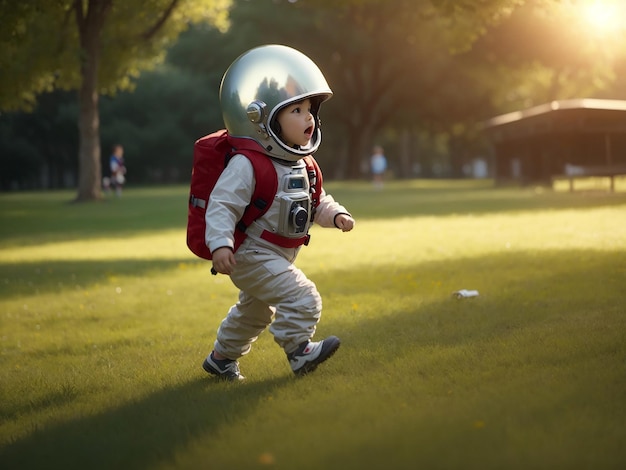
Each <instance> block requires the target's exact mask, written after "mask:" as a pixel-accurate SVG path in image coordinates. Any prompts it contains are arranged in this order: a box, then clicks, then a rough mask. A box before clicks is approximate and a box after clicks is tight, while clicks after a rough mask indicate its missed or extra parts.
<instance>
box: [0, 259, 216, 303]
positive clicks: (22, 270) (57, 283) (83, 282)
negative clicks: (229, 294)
mask: <svg viewBox="0 0 626 470" xmlns="http://www.w3.org/2000/svg"><path fill="white" fill-rule="evenodd" d="M202 264H206V265H207V266H208V262H207V261H204V260H200V259H195V258H191V257H189V258H182V259H172V260H153V259H152V260H151V259H130V258H129V259H115V260H111V261H103V260H93V261H92V260H79V261H59V260H55V261H34V262H20V263H0V296H1V297H2V298H5V299H9V298H12V297H19V296H23V295H33V294H44V293H48V292H55V291H56V292H58V291H61V290H72V289H88V288H89V287H91V286H92V285H94V284H99V283H102V284H108V283H109V282H111V280H112V279H115V278H117V277H123V276H146V275H149V274H150V273H156V274H159V273H160V274H162V273H163V272H164V271H170V270H174V269H176V268H177V267H179V266H187V265H202ZM207 269H208V268H207Z"/></svg>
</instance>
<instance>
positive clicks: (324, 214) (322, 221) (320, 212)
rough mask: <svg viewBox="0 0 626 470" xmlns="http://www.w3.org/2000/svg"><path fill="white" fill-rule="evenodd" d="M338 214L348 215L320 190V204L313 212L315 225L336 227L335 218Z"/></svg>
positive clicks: (339, 205)
mask: <svg viewBox="0 0 626 470" xmlns="http://www.w3.org/2000/svg"><path fill="white" fill-rule="evenodd" d="M338 214H348V215H349V214H350V213H349V212H348V211H347V210H346V208H345V207H343V206H342V205H341V204H339V203H338V202H337V201H335V199H334V198H333V197H332V196H331V195H330V194H326V191H324V189H323V188H322V196H321V197H320V204H319V206H317V210H316V211H315V223H316V224H318V225H320V226H322V227H336V225H335V217H336V216H337V215H338Z"/></svg>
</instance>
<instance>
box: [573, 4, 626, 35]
mask: <svg viewBox="0 0 626 470" xmlns="http://www.w3.org/2000/svg"><path fill="white" fill-rule="evenodd" d="M581 6H582V15H583V16H584V19H585V21H586V22H587V23H588V24H589V26H591V27H592V28H593V29H594V30H596V32H597V33H601V34H603V33H615V32H618V31H619V30H622V29H624V28H625V27H626V0H587V1H586V2H584V3H583V5H581Z"/></svg>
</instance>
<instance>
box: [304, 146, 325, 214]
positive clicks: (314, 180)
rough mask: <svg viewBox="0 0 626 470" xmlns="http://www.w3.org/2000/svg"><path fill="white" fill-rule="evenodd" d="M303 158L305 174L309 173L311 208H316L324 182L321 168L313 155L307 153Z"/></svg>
mask: <svg viewBox="0 0 626 470" xmlns="http://www.w3.org/2000/svg"><path fill="white" fill-rule="evenodd" d="M303 160H304V163H305V165H306V171H307V174H308V175H309V186H310V191H311V201H312V202H313V208H316V207H317V206H319V204H320V197H321V196H322V184H323V183H324V178H323V177H322V170H321V169H320V167H319V165H318V164H317V161H315V158H313V156H311V155H307V156H306V157H304V158H303Z"/></svg>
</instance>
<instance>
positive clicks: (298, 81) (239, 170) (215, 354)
mask: <svg viewBox="0 0 626 470" xmlns="http://www.w3.org/2000/svg"><path fill="white" fill-rule="evenodd" d="M331 96H332V91H331V90H330V88H329V87H328V84H327V83H326V80H325V78H324V76H323V75H322V73H321V71H320V70H319V68H318V67H317V66H316V65H315V64H314V63H313V62H312V61H311V60H310V59H309V58H308V57H306V56H305V55H303V54H302V53H300V52H298V51H296V50H294V49H291V48H289V47H286V46H280V45H267V46H261V47H257V48H255V49H252V50H250V51H248V52H246V53H244V54H242V55H241V56H240V57H239V58H237V59H236V60H235V61H234V62H233V63H232V64H231V66H230V67H229V68H228V70H227V71H226V73H225V74H224V77H223V79H222V84H221V87H220V103H221V106H222V113H223V117H224V122H225V124H226V128H227V130H228V132H229V134H230V135H231V136H233V137H239V138H247V139H252V140H253V141H255V142H256V143H258V144H259V146H260V147H259V149H260V150H261V151H263V152H264V153H265V154H266V155H267V156H268V158H270V159H271V160H272V164H273V166H274V168H275V170H276V174H277V177H278V191H277V194H276V197H275V198H274V200H273V202H272V203H271V205H270V207H269V209H268V211H267V212H266V213H265V214H264V215H263V216H262V217H260V218H259V219H257V220H256V221H255V222H253V223H252V224H251V225H250V226H249V227H248V229H247V230H246V234H247V238H246V239H245V241H244V242H243V244H242V245H241V246H240V247H239V249H238V250H237V251H236V252H233V247H234V235H233V233H234V231H235V226H236V224H237V221H238V220H239V219H240V218H241V216H242V215H243V212H244V210H245V208H246V206H247V205H248V204H249V203H250V200H251V197H252V194H253V189H254V186H255V183H256V182H255V176H254V171H253V167H252V164H251V163H250V161H249V160H248V158H246V157H245V156H243V155H234V156H233V157H232V158H231V160H230V161H229V163H228V165H227V167H226V169H225V170H224V172H223V173H222V174H221V176H220V178H219V179H218V181H217V184H216V185H215V188H214V189H213V191H212V192H211V197H210V199H209V204H208V207H207V212H206V218H207V229H206V243H207V246H208V247H209V249H210V250H211V253H212V256H213V269H214V270H215V271H217V272H218V273H222V274H228V275H229V276H230V278H231V280H232V281H233V283H234V284H235V285H236V286H237V287H238V288H239V289H240V292H239V301H238V302H237V303H236V304H235V305H233V306H232V307H231V308H230V310H229V311H228V314H227V316H226V318H224V320H223V321H222V322H221V324H220V327H219V329H218V332H217V338H216V341H215V344H214V349H213V351H212V352H211V354H209V356H208V357H207V358H206V359H205V361H204V364H203V368H204V369H205V370H206V371H207V372H208V373H210V374H213V375H217V376H218V377H220V378H223V379H227V380H242V379H243V376H242V375H241V373H240V371H239V363H238V362H237V359H239V358H240V357H241V356H243V355H244V354H247V353H248V352H249V351H250V349H251V345H252V343H253V342H254V341H256V339H257V338H258V336H259V335H260V334H261V332H263V331H264V330H265V329H266V328H267V327H268V326H269V330H270V332H271V333H272V335H273V336H274V340H275V341H276V343H278V345H279V346H280V347H282V348H283V350H284V351H285V353H286V354H287V358H288V359H289V362H290V365H291V368H292V370H293V372H294V373H295V374H296V375H304V374H307V373H309V372H311V371H313V370H314V369H315V368H316V367H317V366H318V365H319V364H320V363H322V362H324V361H325V360H326V359H328V358H329V357H330V356H331V355H332V354H333V353H334V352H335V351H336V350H337V348H338V347H339V344H340V342H339V339H338V338H337V337H335V336H330V337H328V338H326V339H324V340H322V341H318V342H313V341H311V339H312V337H313V335H314V334H315V329H316V325H317V323H318V322H319V320H320V317H321V311H322V300H321V297H320V295H319V293H318V291H317V288H316V287H315V284H314V283H313V282H312V281H310V280H309V279H307V277H306V276H305V275H304V273H303V272H302V271H301V270H299V269H298V268H296V267H295V266H294V265H293V262H294V261H295V259H296V256H297V254H298V251H299V250H300V247H301V246H293V245H295V244H299V243H302V242H301V241H300V240H304V239H308V235H307V234H308V230H309V227H310V225H311V224H312V221H314V222H315V223H317V224H318V225H321V226H322V227H336V228H339V229H341V230H342V231H344V232H347V231H350V230H352V228H353V227H354V219H353V218H352V216H351V215H350V214H349V213H348V211H347V210H346V209H345V208H344V207H343V206H341V205H340V204H338V203H337V202H336V201H335V200H334V199H333V197H332V196H331V195H329V194H326V193H325V192H324V191H323V190H322V192H321V194H320V195H319V205H318V206H317V208H314V207H313V203H312V197H311V193H310V181H309V176H308V173H307V170H306V168H305V165H304V163H303V161H302V158H303V157H304V156H306V155H311V154H313V153H314V152H315V151H316V150H317V148H318V147H319V145H320V143H321V131H320V128H319V118H318V113H319V108H320V105H321V103H322V102H323V101H326V100H327V99H329V98H330V97H331ZM264 232H266V233H271V234H276V235H278V237H275V239H273V241H274V242H276V240H286V242H285V243H282V242H280V241H278V242H277V243H279V244H277V243H272V242H270V241H267V240H266V237H264V238H261V235H262V234H263V233H264Z"/></svg>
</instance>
